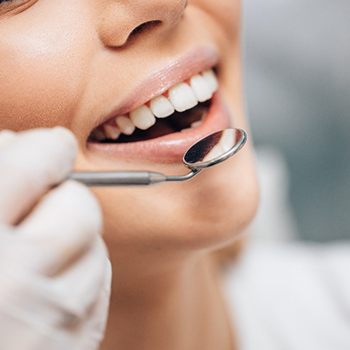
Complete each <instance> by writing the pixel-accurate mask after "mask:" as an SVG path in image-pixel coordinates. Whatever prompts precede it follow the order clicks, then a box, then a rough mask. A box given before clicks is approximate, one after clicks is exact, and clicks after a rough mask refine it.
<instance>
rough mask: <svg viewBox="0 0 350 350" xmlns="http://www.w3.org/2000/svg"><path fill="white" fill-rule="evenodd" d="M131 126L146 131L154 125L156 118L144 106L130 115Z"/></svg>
mask: <svg viewBox="0 0 350 350" xmlns="http://www.w3.org/2000/svg"><path fill="white" fill-rule="evenodd" d="M130 119H131V120H132V122H133V124H134V125H135V126H136V127H137V128H139V129H142V130H146V129H148V128H150V127H151V126H152V125H154V124H155V122H156V118H155V117H154V115H153V113H152V111H151V110H150V109H149V108H148V107H147V106H145V105H143V106H141V107H139V108H137V109H135V110H134V111H132V112H131V113H130Z"/></svg>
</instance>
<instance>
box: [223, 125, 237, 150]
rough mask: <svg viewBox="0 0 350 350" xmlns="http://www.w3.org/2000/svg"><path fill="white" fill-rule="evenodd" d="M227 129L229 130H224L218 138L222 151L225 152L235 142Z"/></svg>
mask: <svg viewBox="0 0 350 350" xmlns="http://www.w3.org/2000/svg"><path fill="white" fill-rule="evenodd" d="M229 131H230V130H225V131H224V132H223V135H222V137H221V140H220V144H221V147H222V150H223V152H227V151H228V150H230V149H231V148H232V147H233V145H234V144H235V140H234V136H233V135H232V132H229Z"/></svg>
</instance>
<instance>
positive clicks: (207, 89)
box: [190, 74, 213, 102]
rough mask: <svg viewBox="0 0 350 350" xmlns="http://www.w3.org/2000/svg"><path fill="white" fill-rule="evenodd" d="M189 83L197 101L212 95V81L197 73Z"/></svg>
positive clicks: (207, 98)
mask: <svg viewBox="0 0 350 350" xmlns="http://www.w3.org/2000/svg"><path fill="white" fill-rule="evenodd" d="M190 85H191V88H192V90H193V92H194V94H195V96H196V98H197V100H198V101H199V102H204V101H207V100H209V99H211V97H212V96H213V90H212V88H213V86H212V83H209V81H208V79H205V78H204V77H202V76H201V75H199V74H198V75H195V76H194V77H192V78H191V80H190Z"/></svg>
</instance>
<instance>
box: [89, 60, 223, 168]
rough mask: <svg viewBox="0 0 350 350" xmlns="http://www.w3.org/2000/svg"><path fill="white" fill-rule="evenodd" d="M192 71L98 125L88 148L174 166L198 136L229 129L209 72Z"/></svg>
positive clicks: (217, 87)
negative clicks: (142, 101)
mask: <svg viewBox="0 0 350 350" xmlns="http://www.w3.org/2000/svg"><path fill="white" fill-rule="evenodd" d="M188 59H189V58H188V57H187V60H188ZM200 65H202V66H204V68H205V67H206V66H207V65H208V63H206V64H205V62H204V64H203V62H200V64H199V66H200ZM178 69H179V66H178V65H177V66H176V69H175V70H178ZM195 69H197V72H196V73H194V74H191V75H190V76H189V74H188V72H187V77H184V79H183V80H182V81H180V82H179V81H177V82H173V84H172V85H170V87H169V88H168V89H167V90H165V91H161V93H160V94H158V95H156V96H155V97H152V98H151V99H149V100H148V101H147V102H145V103H143V104H142V105H139V106H137V107H135V108H132V109H130V111H129V112H126V113H125V112H124V113H122V114H119V113H118V114H116V115H115V116H113V117H110V118H107V120H105V121H103V122H102V123H101V124H100V125H98V126H97V127H96V128H94V129H93V130H92V132H91V134H90V136H89V139H88V148H89V150H91V151H93V152H99V153H100V152H103V153H104V154H105V155H108V156H112V157H118V158H124V159H125V158H128V159H135V158H138V159H140V158H142V159H144V160H152V161H157V162H167V163H168V162H177V161H181V158H182V155H183V152H184V151H185V149H186V148H188V147H189V146H190V145H191V144H193V143H194V142H196V141H197V140H198V139H199V138H202V137H204V136H206V135H207V134H209V133H212V132H214V131H217V130H220V129H223V128H226V127H229V126H230V122H229V119H230V118H229V114H228V112H227V109H226V108H225V106H224V104H223V102H222V99H221V98H220V94H219V82H218V79H217V77H216V74H215V70H214V68H213V67H209V69H208V68H206V69H204V70H203V71H201V70H200V67H195V65H193V70H195ZM170 75H171V72H170Z"/></svg>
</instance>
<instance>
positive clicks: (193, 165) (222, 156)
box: [183, 129, 247, 171]
mask: <svg viewBox="0 0 350 350" xmlns="http://www.w3.org/2000/svg"><path fill="white" fill-rule="evenodd" d="M246 141H247V133H246V132H245V131H244V130H242V129H224V130H221V131H217V132H215V133H213V134H210V135H208V136H206V137H204V138H203V139H201V140H199V141H198V142H196V143H195V144H194V145H192V146H191V147H190V148H189V149H188V151H187V152H186V153H185V155H184V157H183V162H184V164H185V165H186V166H187V167H188V168H190V169H191V170H193V171H198V170H201V169H204V168H209V167H211V166H213V165H216V164H218V163H221V162H223V161H224V160H226V159H227V158H230V157H232V156H233V155H234V154H236V153H237V152H238V151H239V150H240V149H241V148H242V147H243V146H244V144H245V143H246Z"/></svg>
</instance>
